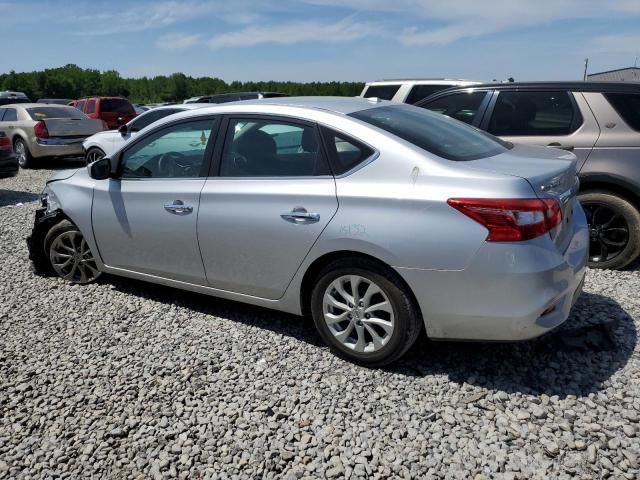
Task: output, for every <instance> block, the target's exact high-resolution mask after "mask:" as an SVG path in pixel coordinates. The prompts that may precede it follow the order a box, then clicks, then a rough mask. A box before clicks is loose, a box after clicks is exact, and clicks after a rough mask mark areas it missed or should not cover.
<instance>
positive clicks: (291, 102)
mask: <svg viewBox="0 0 640 480" xmlns="http://www.w3.org/2000/svg"><path fill="white" fill-rule="evenodd" d="M383 103H384V104H391V103H392V102H388V101H386V100H378V99H377V98H361V97H273V98H263V99H259V100H257V99H256V100H242V101H239V102H229V103H222V104H219V105H217V106H209V108H213V109H216V110H220V109H222V108H229V107H240V106H242V107H252V106H256V107H259V106H266V105H279V106H285V107H299V108H307V109H314V110H327V111H330V112H335V113H342V114H347V115H348V114H350V113H353V112H357V111H360V110H366V109H368V108H372V107H375V106H379V105H381V104H383ZM394 105H399V104H395V103H394ZM243 110H246V109H245V108H243Z"/></svg>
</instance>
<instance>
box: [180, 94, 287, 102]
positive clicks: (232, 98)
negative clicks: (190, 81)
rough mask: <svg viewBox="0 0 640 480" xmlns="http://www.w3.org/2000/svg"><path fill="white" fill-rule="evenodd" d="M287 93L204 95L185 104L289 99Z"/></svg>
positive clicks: (190, 99) (189, 99) (188, 100)
mask: <svg viewBox="0 0 640 480" xmlns="http://www.w3.org/2000/svg"><path fill="white" fill-rule="evenodd" d="M288 96H289V95H287V94H286V93H277V92H230V93H217V94H215V95H203V96H201V97H191V98H188V99H187V100H185V101H184V103H229V102H239V101H243V100H261V99H263V98H278V97H288Z"/></svg>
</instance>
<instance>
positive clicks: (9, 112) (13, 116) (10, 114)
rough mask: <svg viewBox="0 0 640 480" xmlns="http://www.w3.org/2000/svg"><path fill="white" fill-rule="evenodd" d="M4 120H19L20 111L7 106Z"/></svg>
mask: <svg viewBox="0 0 640 480" xmlns="http://www.w3.org/2000/svg"><path fill="white" fill-rule="evenodd" d="M2 121H3V122H17V121H18V113H17V112H16V109H15V108H7V109H6V110H5V112H4V117H2Z"/></svg>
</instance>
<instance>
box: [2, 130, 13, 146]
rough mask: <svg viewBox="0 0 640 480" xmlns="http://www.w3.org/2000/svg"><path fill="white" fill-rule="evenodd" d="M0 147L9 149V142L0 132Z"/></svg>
mask: <svg viewBox="0 0 640 480" xmlns="http://www.w3.org/2000/svg"><path fill="white" fill-rule="evenodd" d="M0 147H11V140H9V138H7V136H6V135H5V134H4V133H1V132H0Z"/></svg>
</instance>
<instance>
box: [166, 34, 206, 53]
mask: <svg viewBox="0 0 640 480" xmlns="http://www.w3.org/2000/svg"><path fill="white" fill-rule="evenodd" d="M201 38H202V35H200V34H198V33H196V34H194V35H189V34H187V33H170V34H168V35H163V36H161V37H160V38H158V40H157V41H156V45H157V46H158V47H159V48H161V49H163V50H184V49H185V48H189V47H193V46H194V45H197V44H198V43H200V40H201Z"/></svg>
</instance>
